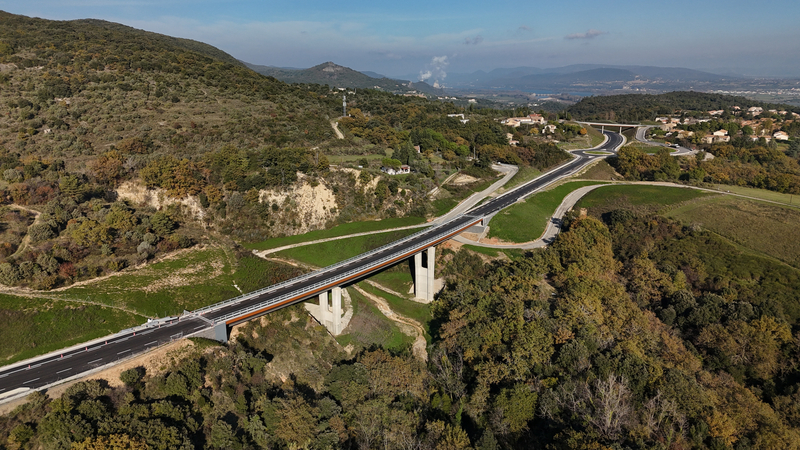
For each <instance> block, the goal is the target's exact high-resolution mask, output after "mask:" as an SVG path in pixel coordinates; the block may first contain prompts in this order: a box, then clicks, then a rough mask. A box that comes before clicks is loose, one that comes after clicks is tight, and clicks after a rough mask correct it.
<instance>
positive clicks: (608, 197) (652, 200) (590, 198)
mask: <svg viewBox="0 0 800 450" xmlns="http://www.w3.org/2000/svg"><path fill="white" fill-rule="evenodd" d="M713 195H714V194H710V193H707V192H703V191H699V190H696V189H688V188H680V187H667V186H649V185H642V184H637V185H629V184H617V185H612V186H605V187H602V188H600V189H597V190H595V191H592V192H589V193H588V194H586V195H585V196H584V197H583V198H582V199H581V200H580V201H579V202H578V204H577V205H576V206H577V207H580V208H587V209H588V210H589V213H590V214H593V215H595V216H598V217H599V216H600V215H601V214H603V213H606V212H608V211H611V210H613V209H619V208H626V209H637V208H640V209H648V210H652V209H656V210H661V209H663V208H664V207H665V206H671V205H675V204H677V203H681V202H686V201H690V200H694V199H697V198H701V197H707V196H713Z"/></svg>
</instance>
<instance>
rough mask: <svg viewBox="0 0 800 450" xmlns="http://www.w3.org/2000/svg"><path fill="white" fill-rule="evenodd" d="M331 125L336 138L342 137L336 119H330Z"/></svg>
mask: <svg viewBox="0 0 800 450" xmlns="http://www.w3.org/2000/svg"><path fill="white" fill-rule="evenodd" d="M331 127H333V132H334V133H336V139H344V134H342V132H341V131H339V122H338V121H336V120H331Z"/></svg>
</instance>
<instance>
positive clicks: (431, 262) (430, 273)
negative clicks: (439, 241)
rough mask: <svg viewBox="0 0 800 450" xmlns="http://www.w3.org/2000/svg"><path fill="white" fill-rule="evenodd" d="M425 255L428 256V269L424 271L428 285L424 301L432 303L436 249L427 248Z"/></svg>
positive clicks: (432, 247)
mask: <svg viewBox="0 0 800 450" xmlns="http://www.w3.org/2000/svg"><path fill="white" fill-rule="evenodd" d="M426 253H427V254H428V268H427V270H426V272H427V273H426V275H427V278H428V280H427V281H428V283H427V288H428V289H427V292H426V294H427V295H426V297H425V300H427V301H428V302H432V301H433V291H434V290H435V286H434V283H433V279H434V268H435V267H436V247H434V246H430V247H428V250H427V251H426Z"/></svg>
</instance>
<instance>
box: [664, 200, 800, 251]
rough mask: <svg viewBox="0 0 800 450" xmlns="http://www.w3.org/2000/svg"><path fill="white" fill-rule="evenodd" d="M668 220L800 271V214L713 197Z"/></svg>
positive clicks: (685, 207) (680, 210) (684, 208)
mask: <svg viewBox="0 0 800 450" xmlns="http://www.w3.org/2000/svg"><path fill="white" fill-rule="evenodd" d="M667 216H669V217H672V218H674V219H677V220H680V221H681V222H683V223H686V224H696V225H700V226H701V227H703V228H706V229H708V230H711V231H713V232H715V233H717V234H719V235H721V236H724V237H726V238H728V239H730V240H731V241H733V242H735V243H737V244H741V245H742V246H744V247H747V248H748V249H751V250H755V251H758V252H761V253H764V254H766V255H769V256H771V257H773V258H776V259H778V260H780V261H783V262H785V263H788V264H791V265H793V266H795V267H800V241H798V240H797V239H793V238H792V237H793V236H796V235H797V233H798V231H800V225H799V224H800V211H798V210H796V209H794V208H787V207H783V206H779V205H774V204H770V203H764V202H759V201H756V200H748V199H744V198H740V197H733V196H727V195H724V196H714V197H710V198H705V199H703V201H700V202H692V203H688V204H686V205H682V206H679V207H677V208H675V209H673V210H671V211H669V212H668V213H667Z"/></svg>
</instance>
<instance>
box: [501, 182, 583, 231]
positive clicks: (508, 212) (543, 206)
mask: <svg viewBox="0 0 800 450" xmlns="http://www.w3.org/2000/svg"><path fill="white" fill-rule="evenodd" d="M592 184H597V182H594V181H573V182H570V183H565V184H562V185H560V186H557V187H555V188H553V189H551V190H548V191H544V192H540V193H538V194H535V195H533V196H532V197H529V198H528V199H527V200H525V202H523V203H518V204H516V205H513V206H511V207H509V208H506V209H505V210H503V211H501V212H500V213H498V214H497V215H496V216H494V218H492V221H491V225H490V228H489V237H490V238H498V239H502V240H504V241H509V242H528V241H532V240H534V239H537V238H538V237H539V236H541V235H542V233H544V230H545V228H546V227H547V221H548V220H549V219H550V217H552V216H553V213H554V212H555V210H556V208H558V205H560V204H561V202H562V201H563V200H564V197H566V196H567V194H569V193H570V192H572V191H574V190H575V189H578V188H580V187H583V186H589V185H592Z"/></svg>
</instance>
